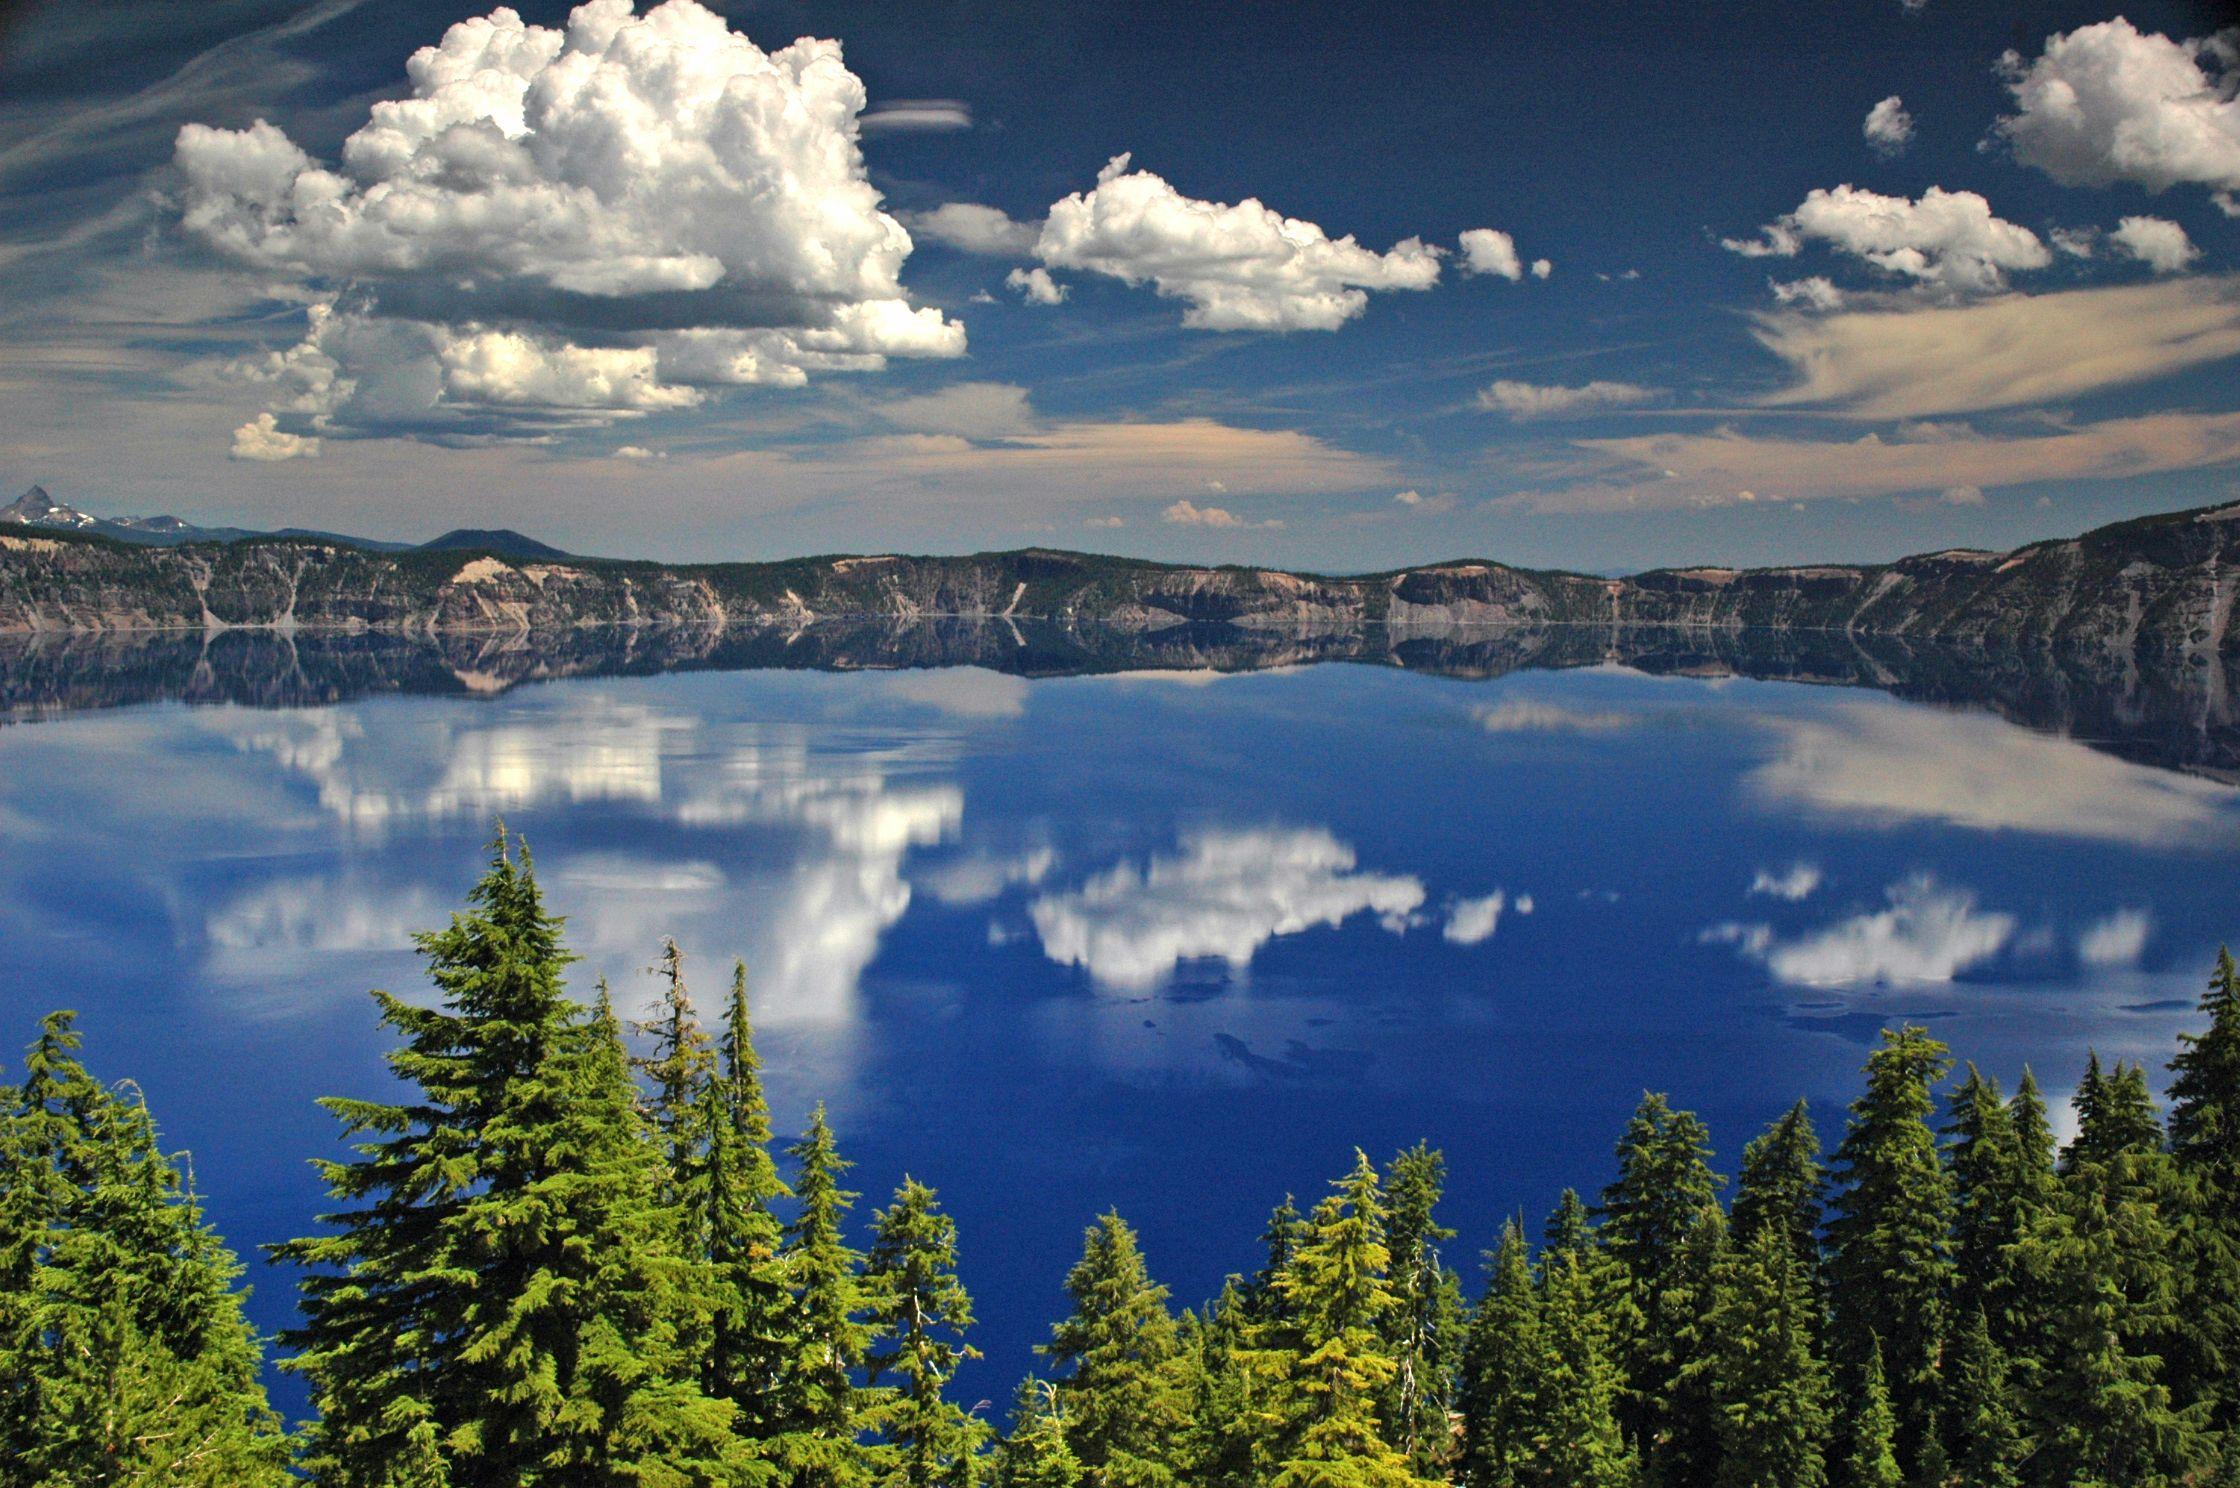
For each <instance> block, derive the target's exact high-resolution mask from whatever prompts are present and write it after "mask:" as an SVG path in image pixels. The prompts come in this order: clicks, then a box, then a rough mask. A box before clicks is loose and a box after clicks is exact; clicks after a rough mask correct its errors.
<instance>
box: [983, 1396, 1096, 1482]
mask: <svg viewBox="0 0 2240 1488" xmlns="http://www.w3.org/2000/svg"><path fill="white" fill-rule="evenodd" d="M1082 1475H1083V1469H1082V1466H1081V1459H1080V1458H1078V1457H1076V1456H1074V1455H1073V1447H1072V1446H1071V1445H1070V1444H1069V1443H1068V1442H1067V1440H1066V1415H1065V1407H1064V1405H1063V1404H1062V1403H1060V1401H1059V1399H1058V1391H1057V1387H1056V1386H1054V1385H1051V1384H1049V1383H1048V1382H1047V1381H1044V1380H1038V1379H1035V1378H1033V1377H1032V1376H1029V1377H1028V1378H1027V1379H1025V1380H1023V1381H1021V1382H1020V1385H1019V1394H1018V1397H1017V1400H1016V1402H1015V1403H1014V1404H1013V1406H1012V1408H1011V1434H1010V1435H1009V1436H1007V1437H1005V1438H1004V1440H1003V1443H1002V1445H1000V1446H999V1447H997V1448H996V1464H995V1484H996V1488H1079V1485H1080V1483H1081V1480H1082Z"/></svg>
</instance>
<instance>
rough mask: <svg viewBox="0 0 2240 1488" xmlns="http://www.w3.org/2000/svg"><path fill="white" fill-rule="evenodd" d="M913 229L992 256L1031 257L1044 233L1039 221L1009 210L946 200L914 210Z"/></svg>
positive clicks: (908, 220)
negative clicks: (1023, 218)
mask: <svg viewBox="0 0 2240 1488" xmlns="http://www.w3.org/2000/svg"><path fill="white" fill-rule="evenodd" d="M903 221H904V222H906V223H907V224H908V225H909V227H910V230H911V231H912V232H914V233H918V234H920V235H921V236H924V237H928V238H931V239H933V240H934V241H935V242H937V243H943V244H946V245H947V246H949V247H951V248H955V249H957V250H959V251H960V252H964V253H981V254H986V255H987V256H989V257H991V258H1028V257H1031V256H1032V255H1033V253H1034V245H1035V240H1036V239H1037V238H1039V237H1041V236H1042V224H1041V223H1039V222H1021V221H1019V220H1017V219H1016V218H1014V217H1012V216H1011V215H1010V214H1009V213H1008V212H1002V211H998V210H997V209H996V208H994V207H984V206H981V205H980V204H979V203H978V202H945V203H943V204H942V205H940V206H938V207H935V208H934V209H933V210H932V211H930V212H912V213H909V214H907V215H906V216H905V217H904V218H903Z"/></svg>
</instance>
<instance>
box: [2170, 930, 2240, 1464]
mask: <svg viewBox="0 0 2240 1488" xmlns="http://www.w3.org/2000/svg"><path fill="white" fill-rule="evenodd" d="M2201 1015H2202V1017H2204V1018H2205V1019H2207V1020H2208V1025H2209V1026H2208V1027H2207V1029H2206V1030H2204V1031H2203V1032H2200V1033H2181V1034H2179V1035H2178V1045H2179V1049H2178V1055H2177V1057H2176V1058H2175V1059H2173V1060H2171V1061H2170V1070H2171V1074H2172V1076H2173V1078H2172V1079H2171V1082H2170V1151H2171V1155H2172V1157H2173V1158H2174V1159H2175V1160H2176V1163H2177V1167H2178V1171H2179V1173H2180V1174H2181V1175H2182V1177H2183V1178H2184V1180H2185V1183H2186V1188H2187V1193H2186V1200H2187V1202H2186V1205H2185V1212H2184V1215H2183V1217H2182V1219H2181V1221H2180V1233H2179V1237H2178V1239H2179V1247H2180V1250H2181V1252H2182V1256H2183V1260H2184V1275H2183V1286H2184V1296H2183V1298H2182V1310H2183V1316H2184V1320H2185V1322H2184V1328H2183V1330H2182V1336H2181V1338H2180V1339H2179V1340H2178V1347H2177V1348H2176V1350H2175V1351H2174V1355H2175V1356H2174V1357H2173V1359H2172V1360H2171V1366H2172V1367H2171V1380H2172V1384H2173V1387H2174V1388H2176V1389H2177V1390H2178V1391H2179V1392H2180V1395H2181V1398H2185V1399H2208V1400H2210V1401H2211V1402H2212V1408H2213V1410H2214V1414H2215V1419H2216V1423H2217V1425H2218V1426H2219V1427H2220V1428H2221V1429H2222V1430H2223V1431H2224V1433H2225V1435H2226V1437H2227V1439H2228V1440H2229V1441H2232V1442H2233V1443H2235V1445H2234V1446H2231V1447H2228V1448H2227V1450H2226V1454H2225V1455H2226V1457H2227V1458H2228V1459H2230V1460H2231V1461H2232V1463H2233V1464H2234V1468H2235V1471H2240V1386H2235V1385H2234V1384H2233V1383H2232V1381H2233V1379H2234V1377H2235V1376H2236V1375H2240V970H2236V969H2235V967H2234V965H2233V960H2232V952H2231V951H2230V950H2220V951H2218V953H2217V964H2216V969H2215V971H2214V972H2212V973H2211V975H2210V977H2209V985H2208V988H2207V989H2206V990H2205V991H2204V992H2203V993H2202V997H2201Z"/></svg>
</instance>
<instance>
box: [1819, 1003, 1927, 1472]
mask: <svg viewBox="0 0 2240 1488" xmlns="http://www.w3.org/2000/svg"><path fill="white" fill-rule="evenodd" d="M1948 1068H1949V1060H1948V1059H1947V1057H1946V1050H1945V1046H1944V1045H1943V1044H1941V1043H1938V1042H1937V1041H1936V1040H1935V1039H1933V1038H1931V1037H1929V1035H1928V1034H1927V1032H1925V1031H1924V1030H1922V1029H1919V1028H1914V1027H1910V1026H1909V1027H1905V1028H1901V1029H1897V1030H1895V1031H1893V1030H1889V1029H1885V1030H1884V1031H1883V1034H1882V1047H1881V1048H1879V1049H1877V1050H1876V1051H1875V1052H1874V1054H1873V1055H1871V1056H1870V1057H1869V1058H1868V1060H1867V1089H1866V1093H1865V1094H1864V1095H1862V1096H1861V1097H1860V1098H1859V1099H1858V1100H1857V1101H1855V1102H1853V1103H1852V1107H1851V1122H1850V1126H1849V1128H1848V1130H1847V1131H1846V1132H1845V1134H1844V1139H1843V1145H1842V1146H1841V1147H1839V1148H1838V1149H1837V1151H1836V1168H1837V1180H1838V1183H1839V1185H1840V1188H1839V1191H1838V1193H1837V1195H1836V1199H1835V1202H1834V1205H1833V1209H1834V1218H1833V1219H1832V1220H1831V1221H1830V1223H1829V1226H1828V1239H1829V1244H1830V1254H1829V1258H1828V1277H1829V1291H1830V1302H1831V1304H1832V1306H1833V1309H1834V1327H1835V1331H1834V1334H1833V1335H1832V1336H1833V1339H1834V1342H1835V1344H1836V1345H1837V1347H1838V1348H1839V1349H1840V1350H1846V1351H1847V1353H1846V1354H1844V1355H1841V1356H1839V1362H1842V1363H1846V1364H1848V1365H1849V1367H1850V1369H1851V1371H1852V1372H1851V1374H1850V1376H1849V1378H1850V1379H1851V1380H1852V1381H1854V1382H1855V1386H1854V1387H1855V1388H1863V1384H1859V1383H1857V1382H1858V1381H1859V1379H1860V1373H1861V1371H1863V1369H1864V1366H1865V1362H1866V1361H1865V1360H1864V1359H1863V1358H1862V1357H1861V1350H1862V1349H1863V1348H1864V1346H1865V1344H1866V1341H1867V1340H1868V1339H1869V1338H1870V1337H1871V1338H1874V1339H1876V1340H1877V1342H1876V1345H1875V1352H1877V1353H1880V1354H1882V1355H1883V1357H1884V1359H1885V1367H1886V1370H1887V1373H1886V1376H1885V1380H1886V1386H1887V1389H1888V1392H1889V1396H1890V1401H1891V1406H1892V1408H1893V1410H1894V1411H1895V1412H1896V1420H1897V1438H1896V1441H1897V1452H1898V1458H1899V1461H1900V1463H1901V1464H1902V1465H1903V1464H1911V1463H1913V1462H1915V1460H1916V1454H1917V1453H1918V1452H1919V1451H1920V1449H1921V1447H1922V1445H1923V1443H1924V1441H1925V1440H1926V1439H1927V1438H1928V1437H1929V1435H1930V1431H1929V1426H1930V1422H1931V1420H1932V1418H1933V1416H1934V1414H1935V1410H1936V1397H1935V1391H1936V1365H1937V1358H1938V1354H1939V1352H1940V1350H1941V1349H1942V1347H1943V1343H1944V1336H1945V1332H1946V1326H1947V1309H1948V1307H1949V1297H1950V1293H1951V1288H1952V1281H1953V1266H1952V1257H1951V1231H1952V1222H1953V1209H1954V1200H1953V1191H1952V1177H1951V1175H1950V1173H1948V1172H1947V1171H1946V1169H1945V1167H1944V1164H1943V1161H1942V1160H1941V1158H1940V1156H1939V1153H1938V1146H1937V1137H1936V1133H1935V1132H1933V1131H1932V1130H1931V1129H1930V1127H1929V1116H1930V1113H1931V1112H1932V1111H1933V1110H1934V1109H1935V1107H1934V1104H1933V1102H1932V1100H1931V1097H1930V1088H1931V1087H1932V1086H1933V1085H1935V1084H1936V1083H1937V1082H1938V1081H1939V1080H1941V1079H1942V1078H1943V1077H1944V1074H1945V1071H1946V1070H1947V1069H1948Z"/></svg>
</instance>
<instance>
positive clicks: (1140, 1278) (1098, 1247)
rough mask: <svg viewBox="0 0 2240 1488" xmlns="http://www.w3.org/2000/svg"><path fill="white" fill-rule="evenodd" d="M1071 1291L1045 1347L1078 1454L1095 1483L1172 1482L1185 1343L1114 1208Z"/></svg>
mask: <svg viewBox="0 0 2240 1488" xmlns="http://www.w3.org/2000/svg"><path fill="white" fill-rule="evenodd" d="M1065 1289H1066V1296H1067V1297H1068V1298H1069V1299H1071V1301H1072V1303H1073V1310H1072V1312H1071V1313H1070V1314H1068V1315H1067V1317H1066V1318H1065V1319H1064V1320H1063V1321H1062V1322H1060V1323H1059V1324H1058V1325H1057V1326H1056V1327H1054V1328H1053V1329H1051V1332H1050V1341H1049V1342H1048V1343H1047V1344H1044V1345H1042V1346H1041V1351H1042V1352H1043V1353H1044V1354H1047V1355H1048V1356H1049V1357H1050V1358H1051V1360H1052V1361H1053V1362H1054V1363H1056V1364H1057V1365H1058V1366H1059V1367H1060V1368H1062V1369H1063V1370H1064V1371H1065V1374H1064V1375H1063V1376H1062V1377H1061V1378H1060V1380H1059V1381H1058V1384H1057V1386H1056V1389H1057V1393H1058V1397H1059V1401H1060V1403H1061V1404H1062V1405H1063V1407H1064V1414H1065V1423H1066V1440H1067V1442H1068V1444H1069V1445H1071V1447H1072V1449H1073V1454H1074V1456H1075V1458H1076V1459H1077V1460H1078V1461H1079V1463H1080V1465H1081V1468H1082V1470H1083V1472H1084V1473H1085V1474H1086V1475H1087V1478H1088V1481H1089V1482H1090V1483H1091V1484H1093V1485H1096V1488H1107V1485H1113V1488H1123V1485H1129V1488H1132V1485H1145V1488H1150V1485H1158V1484H1164V1483H1171V1482H1172V1481H1173V1479H1174V1464H1173V1448H1174V1444H1175V1442H1176V1440H1177V1437H1178V1435H1179V1433H1180V1432H1181V1430H1182V1428H1183V1424H1184V1420H1185V1403H1184V1400H1183V1398H1182V1396H1181V1392H1180V1388H1179V1378H1178V1370H1177V1367H1176V1366H1177V1359H1178V1353H1179V1344H1178V1340H1177V1336H1176V1332H1175V1324H1174V1319H1173V1318H1172V1317H1171V1316H1169V1315H1168V1312H1167V1289H1166V1288H1165V1287H1163V1286H1160V1285H1158V1284H1157V1283H1155V1282H1154V1281H1152V1279H1151V1275H1150V1272H1149V1271H1148V1270H1147V1269H1146V1268H1145V1266H1144V1261H1143V1251H1142V1249H1141V1248H1140V1247H1139V1246H1138V1244H1137V1241H1136V1234H1135V1231H1134V1230H1132V1229H1130V1228H1129V1227H1128V1223H1127V1221H1126V1220H1124V1219H1122V1218H1121V1217H1120V1216H1119V1215H1118V1214H1116V1213H1107V1214H1105V1215H1102V1216H1101V1217H1099V1219H1098V1220H1097V1222H1096V1223H1095V1224H1093V1225H1091V1226H1090V1227H1089V1228H1088V1230H1087V1231H1086V1232H1084V1234H1083V1236H1082V1246H1081V1259H1080V1260H1078V1261H1076V1262H1074V1264H1073V1267H1072V1269H1071V1270H1069V1271H1068V1272H1067V1273H1066V1281H1065Z"/></svg>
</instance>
